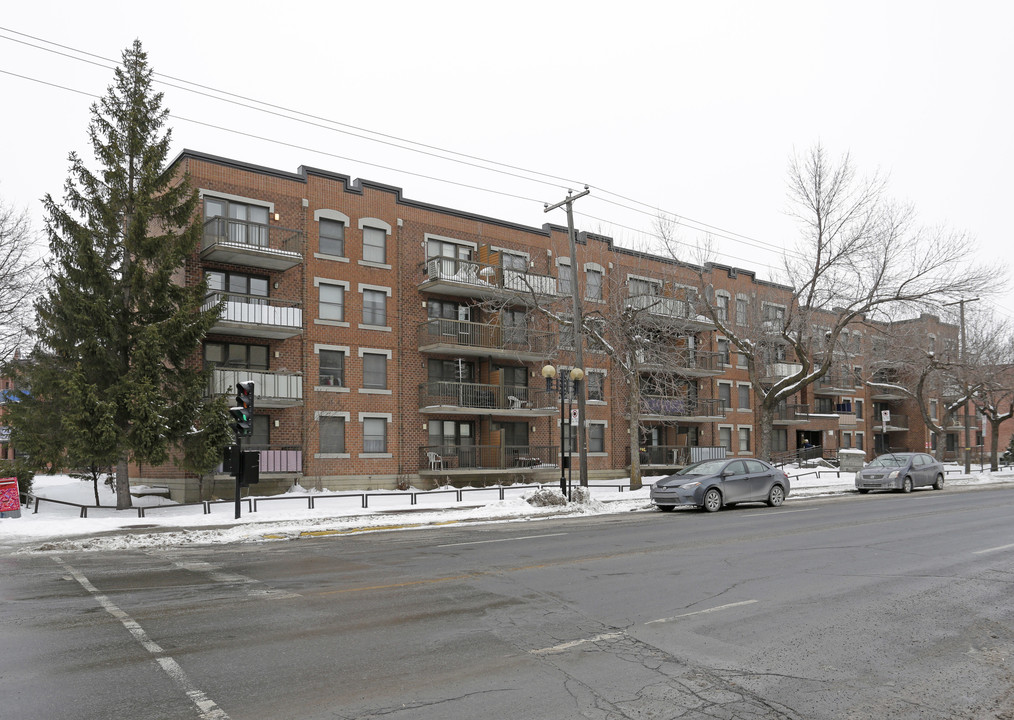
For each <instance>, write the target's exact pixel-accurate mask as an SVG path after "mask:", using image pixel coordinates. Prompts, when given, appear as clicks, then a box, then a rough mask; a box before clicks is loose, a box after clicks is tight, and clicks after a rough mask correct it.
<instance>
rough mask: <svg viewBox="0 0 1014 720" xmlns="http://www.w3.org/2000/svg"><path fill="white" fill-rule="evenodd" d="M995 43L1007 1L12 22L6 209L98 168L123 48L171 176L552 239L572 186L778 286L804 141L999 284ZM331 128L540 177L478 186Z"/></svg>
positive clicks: (1005, 85) (1003, 54) (441, 166)
mask: <svg viewBox="0 0 1014 720" xmlns="http://www.w3.org/2000/svg"><path fill="white" fill-rule="evenodd" d="M1011 27H1014V4H1012V3H1009V2H1003V1H1001V0H994V1H993V2H977V1H975V0H972V1H969V2H963V3H960V4H959V3H944V2H932V1H929V2H928V1H925V0H920V1H918V2H916V1H905V2H867V1H861V2H848V3H842V2H813V1H808V2H754V1H734V2H683V1H678V2H658V0H654V1H652V2H640V1H639V0H633V1H632V2H626V3H620V4H617V3H612V2H610V3H606V2H599V1H598V0H594V1H587V2H580V3H576V2H568V3H559V2H552V1H550V2H545V1H543V2H528V1H527V0H522V1H520V2H511V3H480V2H441V0H435V1H434V2H429V3H420V2H402V1H396V0H385V2H348V1H347V0H338V1H335V2H319V3H316V2H315V3H310V2H303V3H300V2H290V3H278V2H259V1H246V2H242V3H238V2H214V1H211V2H209V1H207V0H205V1H204V2H193V1H192V0H178V1H177V2H173V3H170V4H156V5H151V6H148V5H146V4H144V3H138V2H137V1H136V0H130V1H126V2H118V1H114V0H93V1H92V2H87V3H68V2H51V1H49V0H37V1H36V2H32V3H7V6H6V7H5V9H4V12H3V15H2V17H0V28H3V29H0V93H2V96H3V97H4V99H5V102H4V103H3V104H4V106H5V112H3V114H2V116H0V118H2V119H0V128H2V130H3V141H2V143H0V197H2V198H3V199H4V200H6V201H8V202H13V203H14V204H15V205H17V206H21V207H28V208H29V210H30V211H31V212H32V213H33V215H34V216H35V217H36V218H38V219H37V221H36V225H37V226H39V227H41V214H40V212H39V204H38V199H39V198H40V197H42V195H44V194H45V193H46V192H50V193H52V194H53V195H54V196H60V195H61V194H62V187H63V183H64V180H65V178H66V174H67V161H66V157H67V154H68V152H69V151H71V150H78V151H80V152H82V153H83V154H85V155H86V157H89V158H90V153H89V152H88V146H87V135H86V127H87V123H88V119H89V115H88V107H89V105H90V103H91V102H92V101H93V98H92V97H89V96H87V95H85V94H82V93H87V94H90V95H101V94H103V93H104V92H105V89H106V87H107V86H108V85H109V84H110V82H111V81H112V73H111V71H110V70H109V69H108V66H109V63H108V62H106V61H105V60H102V59H100V58H107V59H114V60H118V59H119V57H120V53H121V52H122V50H123V49H124V48H125V47H127V46H128V45H129V44H130V43H131V42H132V41H133V40H134V38H139V39H140V40H141V41H142V43H143V44H144V47H145V50H146V51H147V52H148V56H149V61H150V63H151V65H152V67H153V68H154V70H155V71H156V72H157V73H160V74H161V75H162V76H171V77H172V78H176V80H168V78H166V77H162V78H160V79H163V80H166V81H167V82H171V83H172V84H173V85H176V86H179V87H172V86H169V85H160V86H159V88H160V89H162V90H163V91H164V92H165V96H166V99H165V103H166V105H167V106H168V107H169V109H170V110H171V111H172V113H173V115H174V119H173V120H172V125H173V140H174V143H173V145H174V150H173V153H172V154H173V156H175V154H176V153H177V152H178V151H179V150H181V149H183V148H189V149H193V150H199V151H203V152H208V153H213V154H217V155H222V156H226V157H231V158H235V159H238V160H242V161H246V162H252V163H256V164H260V165H266V166H269V167H275V168H279V169H283V170H289V171H294V170H295V169H296V168H297V167H298V166H299V165H301V164H304V165H310V166H316V167H321V168H326V169H329V170H332V171H335V172H340V173H345V174H348V175H351V176H353V177H362V178H367V179H370V180H375V181H379V182H384V183H388V184H391V185H396V186H399V187H401V188H403V189H404V192H405V195H406V196H407V197H410V198H413V199H417V200H422V201H427V202H432V203H436V204H440V205H446V206H450V207H454V208H460V209H464V210H467V211H471V212H476V213H479V214H483V215H490V216H494V217H500V218H504V219H507V220H511V221H513V222H519V223H523V224H526V225H533V226H539V225H541V224H542V223H544V222H547V221H551V222H555V223H558V224H564V223H565V217H564V214H563V212H562V211H557V212H556V213H554V214H550V215H546V214H544V213H543V203H545V202H548V203H554V202H556V201H558V200H561V199H563V197H564V196H565V195H566V188H568V187H571V188H573V189H574V190H575V191H577V190H580V189H581V186H582V184H584V183H587V184H589V185H591V186H592V188H593V190H592V194H591V195H590V196H589V197H588V198H585V199H582V200H580V201H579V202H578V203H577V204H576V206H575V208H576V210H578V211H579V213H580V214H579V215H578V217H577V224H578V226H579V229H587V230H596V231H600V232H605V233H606V234H610V235H612V236H613V237H614V238H616V240H617V241H618V242H620V243H622V244H627V245H635V246H642V245H643V244H644V243H645V242H647V240H648V236H647V235H645V234H644V233H647V232H650V230H651V225H652V219H653V216H654V211H653V210H651V209H650V208H652V207H658V208H662V209H664V210H666V211H669V212H673V213H676V214H678V215H680V216H682V217H683V218H685V219H687V226H688V229H687V230H685V231H684V238H685V239H686V240H687V241H688V242H693V241H694V240H695V239H696V238H695V235H694V232H693V231H692V230H690V229H689V226H693V225H695V224H697V225H699V224H702V223H703V224H707V225H710V226H713V228H712V231H713V232H715V233H716V234H717V242H718V245H717V249H718V252H719V253H720V254H719V257H718V258H717V259H718V260H719V261H720V262H725V263H729V264H735V265H737V266H739V267H745V268H750V269H754V270H757V271H758V273H759V274H761V275H762V276H768V277H770V276H771V271H770V270H769V269H768V267H770V266H777V264H778V262H777V257H776V255H775V254H774V253H775V251H774V250H773V249H772V248H780V247H782V246H784V245H791V243H792V241H793V239H794V237H795V229H794V227H793V225H792V224H791V222H790V221H789V220H788V218H787V217H786V216H785V212H784V211H785V207H786V199H785V198H786V195H785V177H786V168H787V163H788V159H789V156H790V155H791V154H792V153H793V151H794V150H798V151H801V150H804V149H806V148H808V147H810V146H811V145H812V144H814V143H815V142H816V141H818V140H819V141H821V142H822V143H823V144H824V145H825V146H826V147H827V148H828V149H829V150H830V151H831V152H832V153H833V154H836V155H837V154H840V153H843V152H846V151H848V152H851V153H852V156H853V158H854V159H855V161H856V162H857V164H858V165H859V166H860V167H861V168H863V169H864V170H869V171H873V170H876V169H880V170H881V171H883V172H886V173H888V174H889V175H890V181H891V182H890V186H891V191H892V193H893V195H894V196H896V197H897V198H899V199H901V200H905V201H910V202H912V203H914V204H915V206H916V208H917V210H918V211H919V215H920V219H921V220H922V221H923V222H925V223H927V224H939V223H946V224H948V225H950V226H951V227H953V228H955V229H959V230H964V231H967V232H969V233H970V234H972V235H973V236H974V237H976V238H977V242H978V243H979V246H980V248H981V249H980V254H981V257H982V258H983V259H984V260H987V259H988V260H990V261H992V260H993V259H997V260H1000V261H1003V262H1010V261H1011V260H1012V259H1014V250H1012V247H1014V245H1012V243H1011V230H1010V228H1009V226H1008V224H1007V220H1008V215H1009V211H1008V208H1009V206H1010V203H1011V198H1012V197H1014V187H1012V185H1014V183H1012V180H1011V177H1012V175H1011V168H1012V167H1014V140H1012V134H1011V133H1012V127H1014V123H1012V120H1014V112H1012V109H1014V96H1012V93H1011V92H1010V78H1011V73H1012V70H1014V43H1012V42H1011V41H1010V29H1011ZM26 35H28V36H33V37H34V38H37V39H32V38H30V37H26ZM26 43H29V44H26ZM52 43H56V44H58V45H62V46H64V47H63V48H61V47H57V46H55V45H53V44H52ZM36 46H38V47H36ZM40 48H43V49H40ZM54 51H56V52H59V53H64V55H60V54H55V52H54ZM88 54H91V55H88ZM68 56H70V57H68ZM95 56H98V57H95ZM93 63H95V64H93ZM11 73H14V74H15V75H12V74H11ZM16 75H21V76H25V77H17V76H16ZM26 78H31V79H26ZM180 81H186V82H190V83H201V84H203V85H205V86H207V87H208V88H213V89H214V91H213V90H205V91H202V92H206V93H207V95H200V94H196V93H195V92H192V90H194V89H196V88H194V87H193V86H192V85H189V86H188V85H186V84H185V82H180ZM43 83H50V84H49V85H47V84H43ZM54 85H57V86H61V87H54ZM64 88H69V89H64ZM181 88H190V89H189V90H188V89H181ZM74 91H77V92H74ZM215 91H224V92H228V93H234V94H236V95H239V96H243V97H245V98H250V99H252V100H259V101H263V102H267V103H272V104H274V105H276V106H279V108H284V110H281V109H276V110H274V111H273V112H276V113H280V114H285V115H290V116H291V115H294V114H295V112H297V111H298V112H302V113H307V114H309V115H313V116H316V117H317V118H321V119H320V120H314V121H313V122H315V123H317V125H318V126H313V125H309V124H306V123H304V122H297V121H295V120H292V119H283V118H281V117H278V116H277V115H270V114H266V113H264V112H258V111H255V110H252V109H248V108H244V107H241V106H239V105H236V104H232V103H229V102H224V101H222V100H220V99H213V98H211V97H208V95H217V96H221V92H215ZM234 99H235V98H234ZM244 102H246V101H244ZM247 104H254V103H249V102H247ZM260 107H262V108H263V107H264V106H260ZM303 119H304V120H305V119H306V117H305V116H303ZM328 120H330V121H336V122H339V123H344V124H346V125H347V126H355V127H356V128H360V129H362V130H361V131H353V132H355V133H357V134H359V135H370V133H369V132H363V131H373V132H375V133H383V134H386V135H388V136H394V137H397V138H401V139H403V140H408V141H414V142H417V143H424V144H426V145H430V146H433V147H435V148H440V149H442V150H444V151H455V152H458V153H464V154H467V155H471V156H474V157H475V158H481V159H483V160H487V161H496V162H500V163H506V164H509V165H511V166H514V167H516V168H522V169H524V170H526V171H537V172H540V173H545V174H546V175H547V176H552V177H545V176H541V177H540V176H536V175H534V174H533V173H532V172H521V171H517V170H510V172H512V173H516V174H520V175H526V176H527V177H529V178H532V177H538V179H539V180H540V182H534V181H532V180H522V179H519V178H517V177H511V176H510V175H507V174H498V173H492V172H489V171H484V170H478V169H476V168H473V167H469V166H467V165H464V164H461V163H458V162H451V161H448V160H444V159H438V158H435V157H433V156H431V155H425V154H421V153H418V152H409V151H406V150H403V149H398V148H394V147H392V146H391V145H385V144H380V143H377V142H372V141H368V140H364V139H361V138H358V137H355V136H354V135H351V134H348V132H349V131H350V128H348V127H343V128H339V127H338V126H334V125H330V126H329V124H328V122H327V121H328ZM194 121H197V122H194ZM199 123H204V124H199ZM211 126H216V127H211ZM321 126H326V127H321ZM328 128H330V129H328ZM336 129H340V130H344V131H346V132H337V131H336ZM372 137H375V138H378V139H385V138H380V137H379V136H377V135H373V136H372ZM385 140H386V141H387V142H396V141H393V140H391V138H386V139H385ZM399 144H402V145H404V144H406V143H404V142H399ZM416 147H417V148H418V146H416ZM429 152H433V153H435V154H443V155H446V154H447V153H445V152H439V151H436V150H433V151H429ZM459 159H460V158H459ZM471 162H476V161H471ZM479 164H482V163H479ZM501 169H505V168H501ZM413 173H414V175H413ZM419 175H424V176H428V177H429V178H439V179H440V180H445V181H450V182H440V181H437V180H431V179H426V178H423V177H419ZM560 178H566V180H561V179H560ZM465 185H470V186H475V187H477V188H483V189H485V190H476V189H471V188H468V187H464V186H465ZM486 190H492V191H495V192H487V191H486ZM606 191H609V192H611V193H616V194H618V195H622V196H623V197H625V198H627V200H620V199H618V198H617V197H616V196H613V195H608V194H607V192H606ZM510 195H513V196H520V197H509V196H510ZM607 199H608V200H611V201H612V203H609V202H606V200H607ZM633 201H636V202H637V203H644V204H645V205H643V206H642V205H637V204H635V202H633ZM616 202H619V203H621V204H622V205H626V206H630V207H633V208H636V209H637V210H641V211H643V212H635V211H632V210H629V209H627V208H624V207H621V206H620V205H617V204H615V203H616ZM692 221H693V222H692ZM714 228H719V229H720V230H715V229H714ZM1011 264H1012V265H1014V263H1011ZM1010 286H1011V282H1010V280H1009V278H1007V277H1005V278H1004V279H1003V290H1002V294H1001V295H1000V296H999V297H997V298H995V299H994V300H993V301H991V302H990V303H989V306H991V307H992V308H993V309H994V310H995V311H996V312H998V313H1000V314H1002V315H1004V316H1008V317H1014V292H1011V290H1010Z"/></svg>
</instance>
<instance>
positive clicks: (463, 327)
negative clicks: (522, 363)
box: [418, 318, 556, 357]
mask: <svg viewBox="0 0 1014 720" xmlns="http://www.w3.org/2000/svg"><path fill="white" fill-rule="evenodd" d="M418 338H419V348H420V349H423V348H427V347H436V348H437V349H438V351H443V352H453V351H454V350H453V348H454V347H460V348H474V349H482V350H495V351H500V352H504V353H525V354H536V355H539V356H542V357H548V355H549V353H550V352H551V351H552V350H553V349H554V346H555V344H556V342H555V338H556V335H555V333H551V332H544V331H538V330H532V329H530V328H527V327H518V326H504V325H489V324H487V323H478V322H469V321H465V320H444V319H442V318H433V319H431V320H427V321H426V322H424V323H423V324H422V325H420V326H419V333H418ZM448 346H451V347H448Z"/></svg>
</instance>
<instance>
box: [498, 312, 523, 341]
mask: <svg viewBox="0 0 1014 720" xmlns="http://www.w3.org/2000/svg"><path fill="white" fill-rule="evenodd" d="M500 325H501V326H502V327H503V342H504V344H505V345H513V344H518V345H527V344H528V313H527V312H525V311H524V310H516V309H515V310H510V309H508V310H504V311H503V312H501V313H500Z"/></svg>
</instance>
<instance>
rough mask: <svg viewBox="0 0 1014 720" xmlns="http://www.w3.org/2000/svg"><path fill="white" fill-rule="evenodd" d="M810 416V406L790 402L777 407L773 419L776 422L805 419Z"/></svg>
mask: <svg viewBox="0 0 1014 720" xmlns="http://www.w3.org/2000/svg"><path fill="white" fill-rule="evenodd" d="M809 417H810V406H809V405H806V404H799V403H788V404H784V405H779V406H778V407H776V408H775V412H774V415H773V416H772V419H773V420H774V421H775V422H796V421H805V420H808V419H809Z"/></svg>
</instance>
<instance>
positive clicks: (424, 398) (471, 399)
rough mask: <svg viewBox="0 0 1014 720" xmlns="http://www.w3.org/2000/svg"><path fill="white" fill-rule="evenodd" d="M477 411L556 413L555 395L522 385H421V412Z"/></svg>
mask: <svg viewBox="0 0 1014 720" xmlns="http://www.w3.org/2000/svg"><path fill="white" fill-rule="evenodd" d="M447 405H450V406H453V407H460V408H475V409H476V410H503V411H509V410H537V409H547V410H552V411H553V412H555V411H556V393H547V392H546V391H545V390H538V389H535V388H530V387H522V386H519V385H488V384H485V383H459V382H454V381H447V380H435V381H431V382H425V383H421V384H420V385H419V409H420V410H422V409H425V408H428V407H434V406H447Z"/></svg>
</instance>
